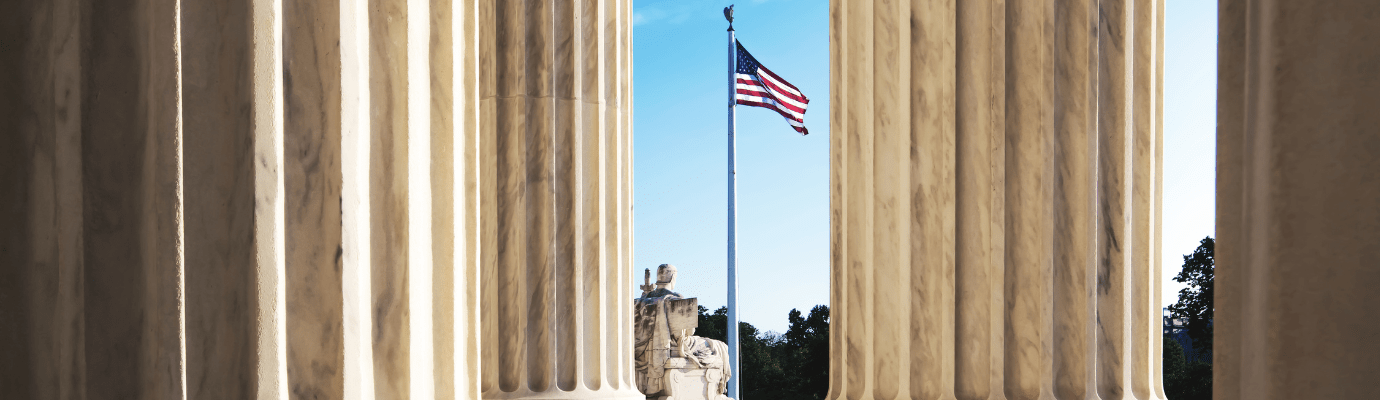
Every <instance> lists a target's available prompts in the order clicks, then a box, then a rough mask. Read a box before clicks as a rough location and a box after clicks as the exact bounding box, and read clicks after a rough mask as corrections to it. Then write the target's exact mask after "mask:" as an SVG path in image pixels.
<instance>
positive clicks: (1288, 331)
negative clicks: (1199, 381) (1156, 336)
mask: <svg viewBox="0 0 1380 400" xmlns="http://www.w3.org/2000/svg"><path fill="white" fill-rule="evenodd" d="M1221 11H1222V13H1221V14H1220V18H1221V19H1220V21H1221V23H1220V24H1219V35H1220V36H1221V38H1222V40H1221V42H1220V44H1219V54H1220V56H1221V59H1222V62H1221V63H1219V64H1218V67H1219V70H1218V80H1219V82H1221V85H1220V86H1219V95H1220V99H1219V102H1218V107H1219V108H1218V121H1219V124H1220V125H1219V131H1218V151H1219V156H1218V177H1219V180H1218V187H1217V191H1218V193H1219V197H1218V203H1217V204H1218V218H1219V219H1218V225H1217V226H1218V232H1217V234H1218V237H1219V238H1220V241H1219V242H1218V245H1217V246H1218V248H1219V249H1221V256H1220V258H1218V259H1217V271H1219V272H1218V276H1217V280H1218V282H1221V284H1220V285H1221V286H1220V289H1219V290H1220V291H1219V292H1218V293H1217V299H1218V300H1217V301H1218V304H1217V308H1216V316H1215V317H1216V321H1217V322H1214V325H1216V326H1217V327H1216V328H1215V332H1214V333H1215V339H1214V346H1215V347H1216V352H1215V353H1214V360H1213V361H1214V362H1213V364H1214V367H1215V369H1214V377H1213V385H1214V392H1215V393H1214V396H1213V397H1214V398H1220V399H1229V400H1230V399H1293V398H1375V397H1377V396H1380V388H1378V387H1377V386H1376V385H1375V376H1376V373H1375V371H1377V370H1380V361H1377V360H1380V344H1377V343H1376V341H1375V338H1376V337H1377V335H1380V322H1377V321H1380V315H1378V314H1380V307H1377V298H1376V297H1375V287H1376V285H1377V284H1380V270H1377V269H1376V268H1375V260H1376V259H1377V258H1380V235H1376V234H1375V232H1377V231H1378V230H1380V208H1376V207H1375V204H1376V199H1377V198H1380V175H1377V173H1376V171H1380V158H1377V157H1375V149H1377V148H1380V132H1378V131H1377V128H1376V126H1380V114H1377V113H1375V112H1374V109H1375V106H1376V105H1377V104H1380V76H1377V75H1376V73H1375V68H1374V67H1373V66H1374V65H1377V63H1380V52H1377V50H1376V48H1375V46H1374V45H1373V43H1372V42H1371V41H1370V40H1369V39H1368V38H1373V37H1375V36H1376V35H1377V34H1378V33H1380V20H1377V18H1380V5H1378V4H1376V3H1374V2H1364V1H1350V2H1334V3H1316V4H1304V3H1293V2H1240V1H1224V2H1223V4H1222V8H1221ZM1217 324H1220V325H1217ZM1298 326H1307V327H1308V329H1297V328H1294V327H1298ZM1219 343H1220V344H1219ZM1224 345H1225V346H1224Z"/></svg>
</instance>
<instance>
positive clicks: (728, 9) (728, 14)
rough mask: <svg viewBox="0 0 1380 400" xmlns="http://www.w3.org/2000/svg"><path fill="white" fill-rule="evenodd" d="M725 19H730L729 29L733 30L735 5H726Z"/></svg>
mask: <svg viewBox="0 0 1380 400" xmlns="http://www.w3.org/2000/svg"><path fill="white" fill-rule="evenodd" d="M724 19H726V20H728V30H730V31H731V30H733V5H732V4H729V5H728V7H724Z"/></svg>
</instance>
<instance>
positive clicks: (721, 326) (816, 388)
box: [695, 305, 829, 400]
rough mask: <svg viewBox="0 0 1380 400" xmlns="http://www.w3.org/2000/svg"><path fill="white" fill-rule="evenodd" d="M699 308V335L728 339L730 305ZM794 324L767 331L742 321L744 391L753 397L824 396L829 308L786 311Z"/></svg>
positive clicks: (816, 399)
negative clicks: (803, 313)
mask: <svg viewBox="0 0 1380 400" xmlns="http://www.w3.org/2000/svg"><path fill="white" fill-rule="evenodd" d="M708 311H709V309H707V308H704V306H700V326H699V328H698V329H696V333H695V334H696V335H698V336H703V337H707V338H710V339H717V340H725V341H726V338H727V337H728V308H727V307H719V309H717V310H714V313H712V314H710V313H709V312H708ZM787 318H788V319H789V321H790V327H789V328H788V329H787V330H786V333H785V334H776V333H773V332H762V331H759V330H757V327H754V326H752V324H749V323H747V322H741V321H740V322H738V337H739V338H740V339H739V341H738V346H739V352H741V353H742V357H743V358H742V362H741V364H740V365H739V368H740V369H741V371H740V372H741V375H740V376H739V377H740V378H742V379H741V380H740V381H739V390H741V391H742V396H740V397H743V398H744V399H751V400H777V399H780V400H788V399H789V400H824V397H825V395H826V394H827V393H828V391H829V306H826V305H818V306H815V307H814V308H813V309H810V314H809V315H808V316H804V317H802V316H801V313H800V310H794V309H793V310H791V312H790V314H788V315H787Z"/></svg>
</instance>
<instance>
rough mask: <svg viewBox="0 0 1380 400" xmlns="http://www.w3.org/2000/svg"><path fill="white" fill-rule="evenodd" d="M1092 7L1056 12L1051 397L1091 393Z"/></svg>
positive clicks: (1067, 5) (1074, 4)
mask: <svg viewBox="0 0 1380 400" xmlns="http://www.w3.org/2000/svg"><path fill="white" fill-rule="evenodd" d="M1098 5H1099V4H1098V3H1097V2H1096V1H1068V2H1060V3H1058V4H1057V5H1056V8H1055V20H1056V21H1060V22H1059V23H1058V24H1056V25H1055V28H1054V35H1055V60H1054V64H1055V81H1054V90H1055V95H1054V98H1055V104H1054V106H1055V113H1054V163H1055V166H1054V169H1055V179H1054V331H1055V332H1057V334H1056V335H1055V336H1054V354H1055V355H1056V357H1055V359H1054V394H1055V395H1056V396H1057V397H1059V398H1067V399H1086V398H1093V397H1095V396H1096V394H1097V340H1096V338H1097V310H1096V309H1097V301H1096V292H1095V290H1096V286H1097V246H1096V244H1097V232H1096V229H1097V163H1098V160H1097V152H1098V148H1097V106H1098V104H1097V91H1096V90H1097V74H1098V72H1097V63H1098V60H1097V54H1098V52H1097V43H1098V41H1097V39H1098V37H1097V28H1098V24H1099V22H1098V11H1099V10H1098Z"/></svg>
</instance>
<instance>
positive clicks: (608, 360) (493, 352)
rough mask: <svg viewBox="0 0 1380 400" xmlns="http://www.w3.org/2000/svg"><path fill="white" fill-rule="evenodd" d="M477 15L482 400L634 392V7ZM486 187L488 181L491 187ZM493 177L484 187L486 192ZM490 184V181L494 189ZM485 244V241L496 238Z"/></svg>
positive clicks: (484, 7) (500, 8) (487, 7)
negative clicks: (482, 121)
mask: <svg viewBox="0 0 1380 400" xmlns="http://www.w3.org/2000/svg"><path fill="white" fill-rule="evenodd" d="M480 7H481V9H480V13H481V16H483V15H491V16H492V18H484V17H481V20H492V21H496V22H495V23H493V24H491V25H486V26H482V27H480V31H481V33H480V35H479V37H481V38H485V42H483V43H481V44H480V45H479V47H480V48H479V64H480V71H479V74H480V78H479V82H482V83H483V85H484V87H483V88H481V89H480V100H479V101H480V102H481V104H482V105H481V110H482V114H481V115H484V116H489V115H491V116H492V119H491V121H493V122H492V123H491V125H486V127H485V128H484V129H482V130H481V131H482V134H483V135H484V136H482V137H481V138H480V141H481V146H485V150H484V152H486V153H488V152H491V153H489V154H494V155H495V156H494V157H493V158H492V159H491V160H486V161H485V163H484V165H482V166H481V168H480V177H479V180H480V181H481V182H485V188H484V189H482V190H481V191H484V192H486V194H484V195H482V196H481V199H480V210H481V213H482V215H483V217H481V220H482V221H483V222H482V223H483V224H484V226H483V228H482V230H483V231H484V232H486V234H487V233H488V232H493V234H492V236H487V235H486V240H491V242H487V243H486V244H485V248H487V249H493V250H492V251H490V252H485V253H484V258H485V261H484V263H483V265H484V267H483V271H482V273H481V274H482V275H481V280H482V282H483V283H482V284H481V287H482V290H483V299H484V300H483V302H484V303H486V304H492V306H486V307H484V309H483V311H482V313H483V322H482V325H483V326H484V329H483V337H484V339H483V340H484V342H485V343H488V344H486V345H485V346H484V353H485V354H484V357H483V364H484V366H483V368H484V373H483V374H481V376H482V377H483V393H484V394H483V396H484V398H554V397H562V398H570V397H582V396H599V397H618V398H624V397H626V398H641V397H642V395H641V394H639V393H637V390H636V387H635V386H634V382H633V377H632V374H633V369H632V344H633V337H632V332H631V330H630V329H629V328H630V327H631V324H632V315H631V311H632V310H631V309H630V308H628V307H627V304H628V302H629V301H630V300H631V297H630V296H628V295H627V292H626V291H625V290H623V288H626V287H629V286H631V282H632V280H631V276H630V274H629V273H628V270H629V269H630V267H631V266H630V262H631V247H630V245H631V242H630V238H628V237H627V236H629V234H630V227H631V219H630V212H631V186H630V185H631V175H630V173H629V169H630V167H631V159H630V150H631V148H630V144H631V141H630V140H631V134H630V128H631V127H630V125H629V124H630V122H631V121H630V119H628V116H629V115H630V112H629V111H630V110H629V107H631V102H630V100H631V98H630V94H631V93H630V91H629V87H628V84H629V82H630V81H629V80H630V78H631V73H630V72H631V71H630V70H628V69H627V67H626V65H627V64H626V63H627V62H628V60H627V59H628V57H627V55H628V54H630V53H628V52H629V51H630V44H631V43H630V42H629V41H628V37H629V36H630V34H631V32H630V28H631V23H630V11H631V9H630V8H628V2H622V1H606V2H598V1H581V2H572V3H563V2H554V3H546V2H535V3H531V4H523V3H519V2H494V3H485V4H481V6H480ZM489 182H492V183H489ZM490 185H491V186H490ZM490 188H491V189H490ZM490 243H491V244H490Z"/></svg>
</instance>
